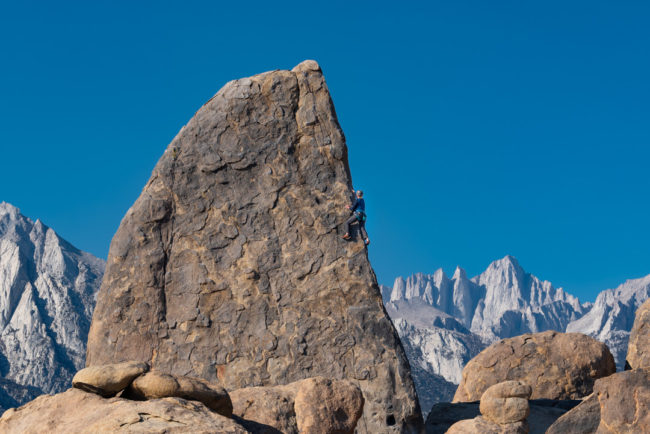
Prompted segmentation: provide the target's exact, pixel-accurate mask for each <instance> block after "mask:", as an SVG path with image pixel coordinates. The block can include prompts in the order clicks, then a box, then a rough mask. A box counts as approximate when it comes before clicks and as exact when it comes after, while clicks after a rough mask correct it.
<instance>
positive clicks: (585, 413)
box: [546, 394, 600, 434]
mask: <svg viewBox="0 0 650 434" xmlns="http://www.w3.org/2000/svg"><path fill="white" fill-rule="evenodd" d="M599 423H600V405H599V403H598V397H597V396H596V395H595V394H591V395H590V396H589V397H587V398H585V399H584V401H582V402H581V403H580V404H579V405H578V406H576V407H574V408H573V409H571V410H570V411H568V412H566V413H565V414H563V415H562V416H561V417H560V418H558V419H557V420H556V421H555V422H554V423H553V424H552V425H551V426H550V427H549V428H548V430H547V431H546V432H547V434H592V433H595V432H596V430H597V429H598V424H599Z"/></svg>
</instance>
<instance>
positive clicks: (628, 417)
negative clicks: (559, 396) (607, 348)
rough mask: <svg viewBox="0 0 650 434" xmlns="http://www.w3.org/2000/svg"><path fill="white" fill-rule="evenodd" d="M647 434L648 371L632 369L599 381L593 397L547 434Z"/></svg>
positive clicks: (649, 417) (649, 406)
mask: <svg viewBox="0 0 650 434" xmlns="http://www.w3.org/2000/svg"><path fill="white" fill-rule="evenodd" d="M646 432H650V370H649V369H635V370H632V371H625V372H618V373H616V374H614V375H610V376H609V377H606V378H601V379H599V380H598V381H596V384H595V385H594V393H593V395H592V396H590V397H589V398H588V399H585V400H584V401H583V402H582V403H581V404H580V405H578V406H577V407H576V408H574V409H573V410H571V411H570V412H568V413H566V414H565V415H564V416H562V417H561V418H559V419H558V420H557V421H556V422H555V423H554V424H553V425H551V427H550V428H549V430H548V433H551V434H555V433H557V434H559V433H562V434H565V433H567V434H587V433H599V434H613V433H646Z"/></svg>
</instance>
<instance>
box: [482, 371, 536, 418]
mask: <svg viewBox="0 0 650 434" xmlns="http://www.w3.org/2000/svg"><path fill="white" fill-rule="evenodd" d="M530 394H531V388H530V386H529V385H527V384H524V383H522V382H521V381H504V382H503V383H499V384H495V385H494V386H491V387H488V389H487V390H486V391H485V393H483V396H481V406H480V407H479V408H480V410H481V414H482V415H483V416H485V417H486V418H487V419H489V420H491V421H492V422H495V423H498V424H501V425H504V424H508V423H515V422H521V421H524V420H526V418H527V417H528V414H529V413H530V407H529V406H528V398H530Z"/></svg>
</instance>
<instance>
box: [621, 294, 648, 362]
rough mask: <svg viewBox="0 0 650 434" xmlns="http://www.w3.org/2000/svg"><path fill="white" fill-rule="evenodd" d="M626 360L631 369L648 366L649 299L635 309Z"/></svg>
mask: <svg viewBox="0 0 650 434" xmlns="http://www.w3.org/2000/svg"><path fill="white" fill-rule="evenodd" d="M626 362H627V366H628V367H630V368H631V369H638V368H645V367H650V299H648V300H646V301H645V303H643V304H642V305H641V306H640V307H639V308H638V309H637V311H636V315H635V317H634V325H633V326H632V331H631V332H630V341H629V342H628V346H627V357H626Z"/></svg>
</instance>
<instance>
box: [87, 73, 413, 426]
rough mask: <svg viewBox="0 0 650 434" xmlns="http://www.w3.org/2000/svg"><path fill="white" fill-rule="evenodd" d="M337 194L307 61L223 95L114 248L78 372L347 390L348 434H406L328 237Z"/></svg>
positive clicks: (395, 360)
mask: <svg viewBox="0 0 650 434" xmlns="http://www.w3.org/2000/svg"><path fill="white" fill-rule="evenodd" d="M351 187H352V180H351V176H350V168H349V166H348V162H347V148H346V144H345V139H344V136H343V133H342V131H341V129H340V126H339V124H338V121H337V118H336V114H335V111H334V106H333V104H332V101H331V98H330V95H329V91H328V89H327V85H326V84H325V80H324V78H323V75H322V72H321V70H320V67H319V66H318V65H317V64H316V62H313V61H306V62H303V63H301V64H300V65H298V66H297V67H296V68H294V69H293V70H291V71H273V72H269V73H265V74H261V75H257V76H254V77H250V78H245V79H241V80H236V81H232V82H230V83H228V84H227V85H226V86H224V87H223V88H222V89H221V90H220V91H219V92H218V93H217V94H216V95H215V96H214V97H213V98H212V99H210V100H209V101H208V102H207V103H206V104H205V105H204V106H203V107H202V108H201V109H200V110H199V111H198V112H197V113H196V114H195V116H194V117H193V118H192V119H191V120H190V121H189V123H188V124H187V125H186V126H185V127H183V128H182V129H181V131H180V132H179V134H178V135H177V136H176V138H175V139H174V140H173V141H172V143H171V144H170V145H169V147H168V148H167V150H166V151H165V153H164V155H163V156H162V158H161V159H160V161H159V162H158V164H157V165H156V167H155V169H154V171H153V174H152V176H151V178H150V180H149V182H148V183H147V184H146V186H145V187H144V190H143V192H142V194H141V195H140V197H139V198H138V200H137V201H136V203H135V204H134V205H133V206H132V207H131V208H130V209H129V211H128V213H127V214H126V216H125V217H124V219H123V221H122V223H121V225H120V227H119V229H118V231H117V233H116V235H115V237H114V238H113V241H112V243H111V247H110V252H109V257H108V264H107V269H106V275H105V277H104V281H103V284H102V288H101V290H100V293H99V296H98V301H97V308H96V310H95V312H94V315H93V321H92V326H91V329H90V333H89V338H88V352H87V365H88V366H94V365H101V364H106V363H115V362H121V361H127V360H136V361H143V362H148V363H150V364H151V366H152V369H160V370H163V371H165V372H169V373H171V374H174V375H190V376H196V377H200V378H203V379H206V380H208V381H213V382H217V381H218V382H220V383H221V384H223V385H224V387H226V389H228V390H234V389H239V388H242V387H247V386H267V385H278V384H286V383H289V382H292V381H296V380H300V379H303V378H306V377H313V376H317V375H323V376H327V377H328V378H335V379H352V380H354V381H355V383H357V384H358V385H359V387H360V388H361V390H362V391H363V395H364V397H365V402H366V405H365V406H364V413H363V416H362V418H361V419H360V422H359V426H358V428H357V429H358V431H359V432H368V433H382V432H418V431H419V430H420V429H421V427H422V424H423V421H422V416H421V412H420V408H419V405H418V401H417V399H416V393H415V388H414V385H413V381H412V379H411V375H410V370H409V365H408V361H407V359H406V356H405V354H404V351H403V349H402V346H401V345H400V340H399V337H398V335H397V332H396V331H395V329H394V327H393V324H392V322H391V321H390V319H389V317H388V315H387V314H386V312H385V310H384V307H383V304H382V300H381V297H380V294H379V286H378V284H377V280H376V277H375V274H374V272H373V270H372V267H371V266H370V262H369V261H368V256H367V251H366V249H365V246H364V245H363V243H361V242H355V241H352V242H346V241H344V240H342V239H341V236H342V235H343V233H342V232H341V223H342V222H344V221H345V219H346V218H347V217H348V215H349V212H348V211H347V210H346V208H345V205H346V204H349V201H350V199H351V198H350V190H351ZM357 241H358V240H357Z"/></svg>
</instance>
